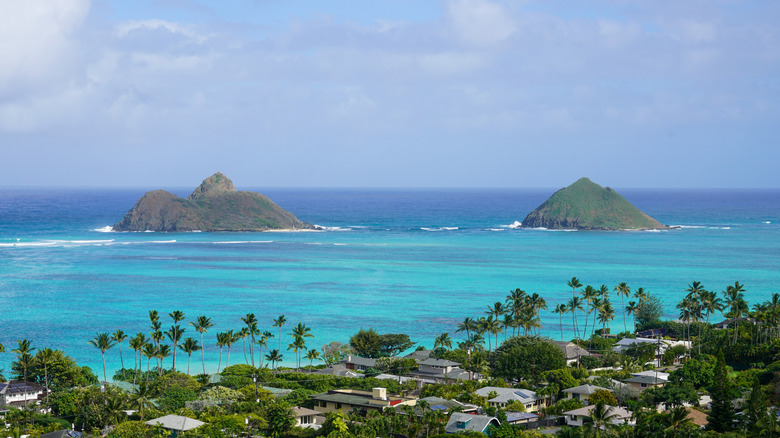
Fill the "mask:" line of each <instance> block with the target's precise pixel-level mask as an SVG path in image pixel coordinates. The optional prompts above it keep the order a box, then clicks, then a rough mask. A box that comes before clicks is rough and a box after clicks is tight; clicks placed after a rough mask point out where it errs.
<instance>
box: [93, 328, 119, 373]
mask: <svg viewBox="0 0 780 438" xmlns="http://www.w3.org/2000/svg"><path fill="white" fill-rule="evenodd" d="M88 343H89V345H91V346H93V347H95V348H97V349H98V350H100V356H101V358H102V359H103V382H105V383H108V376H107V375H106V351H108V350H109V349H110V348H111V347H113V346H114V340H113V339H112V338H111V336H110V335H109V334H108V333H106V332H103V333H96V335H95V339H90V340H89V342H88Z"/></svg>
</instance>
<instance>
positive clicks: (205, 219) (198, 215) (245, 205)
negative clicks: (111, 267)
mask: <svg viewBox="0 0 780 438" xmlns="http://www.w3.org/2000/svg"><path fill="white" fill-rule="evenodd" d="M112 228H113V230H114V231H167V232H173V231H268V230H305V229H314V228H315V227H314V226H313V225H311V224H307V223H303V222H301V221H300V220H299V219H298V218H297V217H295V216H294V215H293V214H292V213H290V212H288V211H286V210H284V209H282V208H281V207H279V206H278V205H276V204H275V203H274V202H273V201H271V200H270V199H268V198H267V197H265V196H263V195H261V194H260V193H255V192H248V191H238V190H236V188H235V186H234V185H233V182H232V181H231V180H230V179H229V178H228V177H226V176H225V175H223V174H222V173H220V172H217V173H215V174H214V175H212V176H210V177H208V178H206V179H205V180H203V183H201V185H200V186H198V188H196V189H195V190H194V191H193V192H192V194H190V196H188V197H187V198H181V197H179V196H176V195H174V194H173V193H170V192H167V191H165V190H154V191H151V192H147V193H146V194H145V195H144V196H143V197H141V199H139V200H138V202H136V204H135V205H134V206H133V207H132V208H131V209H130V211H129V212H127V214H126V215H125V217H124V218H123V219H122V220H121V221H119V222H118V223H117V224H115V225H114V226H113V227H112Z"/></svg>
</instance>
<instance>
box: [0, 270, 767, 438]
mask: <svg viewBox="0 0 780 438" xmlns="http://www.w3.org/2000/svg"><path fill="white" fill-rule="evenodd" d="M567 285H568V286H569V287H570V288H571V289H572V296H571V298H570V299H568V301H567V303H561V304H559V305H556V306H554V307H552V308H550V307H548V304H547V302H546V300H545V299H544V298H543V297H541V296H539V295H538V294H536V293H528V292H526V291H523V290H521V289H514V290H511V291H509V293H508V294H507V295H506V297H502V299H500V300H499V301H496V302H494V303H493V304H490V305H487V306H486V307H485V310H484V312H483V313H482V314H481V315H472V316H467V317H465V318H464V319H463V320H462V321H461V322H460V323H458V324H457V326H454V327H451V328H450V329H449V331H446V332H442V333H441V334H440V335H438V336H436V339H435V340H434V343H433V345H430V346H427V347H430V348H429V349H427V348H424V346H417V347H416V350H415V346H416V343H415V342H413V341H412V340H411V339H410V337H409V336H408V335H406V334H401V333H389V334H380V333H378V332H377V331H376V330H374V329H371V328H368V329H364V328H360V329H358V330H357V331H356V332H355V334H354V335H353V336H352V337H351V338H350V340H349V342H347V343H344V344H342V343H339V342H335V341H334V342H330V343H327V344H325V345H323V346H322V347H321V348H316V347H314V346H313V345H312V344H313V342H314V337H313V333H312V328H311V327H309V326H307V325H306V324H305V323H303V322H288V320H287V318H286V317H285V316H284V315H280V316H279V317H278V318H276V319H274V320H273V321H272V322H271V321H267V323H268V326H267V327H265V328H263V327H262V326H261V322H260V321H258V320H257V318H256V317H255V315H254V314H252V313H247V314H246V315H244V316H240V317H236V319H235V322H236V324H235V326H233V327H231V328H227V327H216V326H215V325H214V323H213V322H212V321H211V319H210V318H209V317H208V316H204V315H197V316H194V317H192V316H189V319H188V315H185V314H184V313H183V312H181V311H177V310H174V311H172V312H170V313H168V314H167V315H165V314H160V313H159V312H158V311H156V310H152V311H150V312H149V314H148V318H149V331H148V332H139V333H136V334H135V335H129V334H126V333H124V332H123V331H122V330H121V329H118V330H117V329H116V328H113V329H112V331H106V332H101V333H96V334H95V336H94V338H92V339H88V340H85V342H88V343H89V344H90V345H92V346H93V347H94V348H95V354H96V355H99V357H100V359H101V361H102V363H103V364H105V357H106V355H110V354H116V355H118V356H119V358H120V361H121V363H122V368H121V369H120V370H118V371H116V373H115V374H114V376H113V377H112V379H111V380H110V381H109V379H108V376H107V373H106V368H105V365H103V367H102V369H101V370H100V371H99V375H96V373H95V372H93V370H91V369H89V368H87V367H83V366H79V365H78V364H77V363H75V361H73V359H71V358H70V357H69V356H68V355H67V353H66V352H63V351H59V350H52V349H50V348H46V347H38V346H36V345H35V343H34V342H33V341H32V340H29V339H20V340H17V341H15V345H13V346H12V347H11V348H9V351H8V353H7V354H11V355H13V356H14V357H15V360H14V362H13V364H12V366H11V369H10V372H9V374H10V377H11V378H12V379H13V380H14V381H19V380H21V381H27V382H31V383H29V385H40V387H42V388H44V389H45V390H44V391H42V392H41V393H40V394H39V396H38V397H37V398H34V399H31V400H29V402H28V400H24V403H21V407H19V408H15V407H14V408H10V410H9V411H8V412H7V413H6V419H5V421H6V429H5V433H6V435H4V436H21V435H22V434H27V435H28V436H31V437H36V436H41V435H43V434H45V433H47V432H52V431H56V430H62V429H68V430H70V429H77V430H78V431H81V432H83V434H84V436H95V437H96V436H108V437H111V438H124V437H142V438H143V437H160V436H169V434H171V433H172V432H171V431H170V430H169V429H166V428H165V427H164V425H163V424H162V423H157V424H156V425H155V424H148V422H149V421H154V420H153V419H158V418H164V416H165V415H169V414H175V415H180V416H184V417H188V418H191V419H193V421H194V420H198V421H200V422H202V425H200V426H199V427H196V428H193V429H191V430H183V431H178V436H179V437H183V438H186V437H244V436H271V437H290V438H293V437H312V438H313V437H331V438H332V437H345V438H349V437H383V438H390V437H402V436H403V437H409V438H412V437H416V438H421V437H435V436H442V435H443V434H444V433H445V431H447V430H448V427H449V426H448V425H450V424H451V423H452V420H451V418H455V417H454V415H455V413H457V412H458V411H462V410H464V408H469V407H472V406H473V408H474V411H473V412H472V411H469V412H470V413H476V414H478V415H477V416H475V417H472V418H477V417H478V416H485V417H486V418H492V419H495V420H496V421H495V423H491V425H489V427H487V428H486V429H485V430H484V431H482V432H479V433H476V432H469V431H467V430H465V429H464V430H462V431H460V433H461V435H462V436H484V435H485V434H487V435H489V436H492V437H498V438H505V437H541V436H544V435H542V434H541V431H544V430H548V432H550V433H553V434H554V435H556V436H559V437H585V436H588V437H589V436H593V437H639V438H642V437H711V436H726V437H744V436H748V437H774V436H780V424H778V409H777V406H778V403H780V389H778V388H780V361H778V360H776V359H778V357H779V356H780V294H774V295H773V296H772V297H771V299H770V300H767V301H765V302H760V303H755V304H754V305H753V307H752V308H751V307H749V305H748V301H747V298H746V289H745V286H744V285H743V284H741V283H739V282H737V283H734V284H733V285H728V286H726V287H725V288H724V289H723V290H722V291H721V292H719V293H718V292H715V291H710V290H708V289H706V288H705V287H704V285H703V284H702V283H701V282H698V281H693V282H691V283H690V284H689V285H687V287H686V288H685V290H684V291H683V293H682V294H681V297H680V301H679V303H678V304H677V306H676V308H677V310H678V311H679V315H678V319H677V320H674V321H669V320H663V319H662V306H661V305H660V302H659V300H658V298H657V297H656V296H655V295H653V294H652V293H650V292H649V291H647V290H644V289H643V288H641V287H638V288H636V289H632V288H631V287H629V285H627V284H626V283H618V284H617V285H615V286H613V287H609V286H606V285H601V286H597V287H596V286H591V285H583V284H582V283H581V282H580V280H579V279H577V278H576V277H575V278H572V279H571V280H569V281H568V282H567ZM618 299H619V301H618ZM618 302H619V304H618ZM541 312H553V313H554V314H556V315H557V316H558V321H559V325H560V327H555V328H550V330H549V331H550V332H560V335H561V336H560V337H561V339H560V340H554V339H551V338H547V337H543V336H541V332H542V327H541V318H540V314H541ZM721 315H722V316H723V317H725V318H727V319H726V321H720V317H721ZM564 321H566V325H568V326H570V327H571V328H572V329H573V334H574V336H573V338H572V339H563V334H564V327H563V326H564ZM164 326H167V327H168V328H167V329H165V328H164ZM612 327H622V329H623V330H622V331H621V332H620V333H616V334H612V333H611V330H610V329H611V328H612ZM445 329H446V328H445ZM450 333H452V335H451V334H450ZM648 334H649V335H648ZM647 336H649V337H647ZM274 338H277V339H274ZM204 342H205V343H213V344H214V345H216V346H217V347H218V351H219V352H218V354H219V359H218V370H217V373H213V374H208V373H206V359H205V352H204V350H203V349H202V346H203V345H204ZM409 351H411V353H410V354H408V355H406V356H401V354H403V353H406V352H409ZM572 351H574V354H575V356H572ZM0 352H4V353H5V352H6V348H5V347H4V346H2V345H0ZM284 355H289V356H292V358H293V363H294V366H293V367H280V366H279V364H280V363H281V362H282V361H283V360H284ZM125 356H127V357H128V362H124V357H125ZM193 356H195V363H193ZM422 357H428V359H425V360H422V359H421V358H422ZM357 358H362V359H361V360H363V362H361V363H369V362H370V365H369V366H365V367H363V368H362V369H358V368H344V367H345V366H348V365H350V364H353V365H354V364H357V363H358V362H357V361H356V359H357ZM198 359H200V361H201V363H200V364H197V361H198ZM428 360H432V361H433V362H432V363H433V364H435V365H436V366H443V367H448V366H451V365H452V364H456V365H458V366H462V367H463V370H465V372H466V373H465V374H461V375H459V376H455V374H446V373H445V374H443V375H442V376H441V377H440V378H437V379H434V380H430V379H429V380H430V381H426V380H425V379H422V380H420V379H418V378H416V377H415V376H419V373H417V374H415V371H414V370H415V369H416V368H417V367H421V366H422V365H423V364H425V363H428V362H426V361H428ZM338 367H342V368H338ZM339 369H341V370H343V371H350V373H351V374H349V373H345V374H338V373H334V372H331V373H328V372H327V371H329V370H330V371H333V370H339ZM453 373H454V372H453ZM648 373H649V374H648ZM659 375H663V376H664V377H662V378H659ZM3 380H5V379H3ZM626 382H629V383H626ZM631 383H641V384H642V385H645V386H646V387H644V386H643V387H639V386H634V385H632V384H631ZM588 385H589V386H588ZM583 387H584V388H586V389H588V390H589V391H590V392H588V393H587V394H588V395H587V396H585V395H583V396H577V397H572V394H574V393H577V391H579V390H580V389H581V388H583ZM376 388H384V389H385V390H386V391H387V393H388V394H398V396H397V397H396V399H397V400H405V401H404V403H407V402H406V401H407V400H408V401H409V403H407V404H401V405H398V406H396V407H386V408H384V409H383V410H370V411H361V410H360V409H357V408H353V409H346V408H344V409H338V410H333V411H329V412H327V413H323V416H324V420H323V422H322V424H320V425H319V426H321V427H320V428H318V429H317V428H303V427H300V426H298V425H296V418H297V417H296V414H295V412H298V411H294V410H293V407H296V409H298V408H297V407H303V408H315V409H317V408H318V405H316V403H318V402H315V399H316V397H317V394H322V393H328V394H329V393H339V391H340V390H341V391H343V390H346V389H349V390H350V391H353V392H351V393H355V392H354V391H358V392H359V391H361V390H362V391H372V390H374V391H376ZM504 388H511V391H515V392H519V393H522V394H526V395H524V397H529V395H528V394H534V395H533V397H535V400H538V404H536V405H528V404H527V403H524V402H522V401H518V400H512V401H509V402H507V403H497V402H495V400H497V399H498V397H497V394H498V392H500V391H503V389H504ZM523 391H525V392H523ZM380 394H384V393H380ZM430 397H435V400H444V401H446V400H450V401H453V405H452V406H450V407H444V406H443V405H441V404H440V403H443V402H436V403H439V404H437V405H431V404H430V402H429V401H427V400H432V399H430ZM582 397H588V399H587V403H588V404H589V405H588V406H586V405H585V404H584V403H583V401H585V400H586V399H584V398H582ZM385 399H386V397H385ZM378 400H383V399H382V398H381V396H380V398H379V399H378ZM520 400H522V399H520ZM528 406H532V407H533V409H532V410H531V411H530V412H528V413H527V414H529V415H531V417H533V418H534V420H533V421H532V422H531V421H528V422H525V423H513V422H512V421H511V420H512V419H517V418H518V413H523V412H525V411H526V410H527V409H528ZM469 409H471V408H469ZM583 409H584V410H585V411H583ZM579 412H586V413H585V414H579ZM622 412H628V413H629V414H628V415H627V416H625V415H623V414H621V413H622ZM531 413H532V414H531ZM564 413H566V415H563V414H564ZM578 416H579V417H578ZM529 418H530V417H529ZM572 418H581V419H582V423H581V424H579V423H578V424H577V425H571V424H569V425H563V423H565V422H568V421H569V420H571V419H572ZM491 421H492V420H491ZM702 424H704V425H702Z"/></svg>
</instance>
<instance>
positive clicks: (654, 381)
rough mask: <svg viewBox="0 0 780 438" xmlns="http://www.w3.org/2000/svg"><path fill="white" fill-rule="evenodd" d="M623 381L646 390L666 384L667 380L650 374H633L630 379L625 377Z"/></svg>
mask: <svg viewBox="0 0 780 438" xmlns="http://www.w3.org/2000/svg"><path fill="white" fill-rule="evenodd" d="M623 383H626V384H628V385H630V386H631V387H632V388H635V389H638V390H640V391H644V390H645V389H647V388H660V387H662V386H664V385H666V383H667V381H666V380H663V379H660V378H655V377H650V376H633V377H629V378H628V379H623Z"/></svg>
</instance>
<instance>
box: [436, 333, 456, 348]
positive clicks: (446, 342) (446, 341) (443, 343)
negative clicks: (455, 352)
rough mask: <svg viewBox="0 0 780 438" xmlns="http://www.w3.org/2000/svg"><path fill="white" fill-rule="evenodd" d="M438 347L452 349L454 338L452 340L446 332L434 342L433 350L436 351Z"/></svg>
mask: <svg viewBox="0 0 780 438" xmlns="http://www.w3.org/2000/svg"><path fill="white" fill-rule="evenodd" d="M437 347H442V348H446V349H448V350H449V349H451V348H452V338H450V334H449V333H447V332H445V333H442V334H441V335H439V336H437V337H436V339H435V340H434V341H433V349H434V350H435V349H436V348H437Z"/></svg>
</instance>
